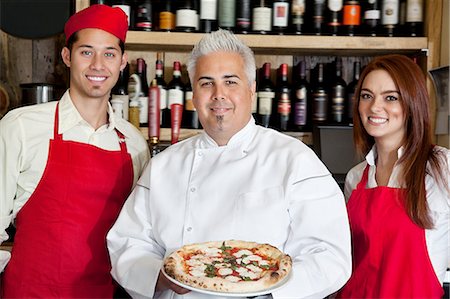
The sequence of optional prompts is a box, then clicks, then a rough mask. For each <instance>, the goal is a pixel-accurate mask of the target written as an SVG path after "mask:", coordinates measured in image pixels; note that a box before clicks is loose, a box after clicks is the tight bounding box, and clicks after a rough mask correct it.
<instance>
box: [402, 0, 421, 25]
mask: <svg viewBox="0 0 450 299" xmlns="http://www.w3.org/2000/svg"><path fill="white" fill-rule="evenodd" d="M422 7H423V3H422V0H408V2H407V4H406V22H423V10H422Z"/></svg>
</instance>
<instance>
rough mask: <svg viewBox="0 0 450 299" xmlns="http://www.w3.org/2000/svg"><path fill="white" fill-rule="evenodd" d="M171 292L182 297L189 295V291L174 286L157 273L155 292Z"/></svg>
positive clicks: (160, 273)
mask: <svg viewBox="0 0 450 299" xmlns="http://www.w3.org/2000/svg"><path fill="white" fill-rule="evenodd" d="M168 289H170V290H172V291H174V292H175V293H177V294H180V295H183V294H186V293H189V292H190V290H188V289H185V288H183V287H180V286H179V285H176V284H174V283H173V282H171V281H170V280H168V279H167V278H166V276H164V274H162V272H161V271H159V276H158V281H157V282H156V292H163V291H165V290H168Z"/></svg>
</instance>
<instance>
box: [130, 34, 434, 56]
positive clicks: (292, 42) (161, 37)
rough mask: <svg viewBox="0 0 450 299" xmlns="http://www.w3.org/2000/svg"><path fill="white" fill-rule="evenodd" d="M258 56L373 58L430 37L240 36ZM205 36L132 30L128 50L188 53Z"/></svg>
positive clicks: (421, 47) (411, 48) (417, 47)
mask: <svg viewBox="0 0 450 299" xmlns="http://www.w3.org/2000/svg"><path fill="white" fill-rule="evenodd" d="M237 35H238V36H239V37H240V38H241V39H242V40H243V41H244V42H245V43H246V44H247V45H248V46H249V47H250V48H252V49H253V51H254V52H255V53H256V54H274V52H275V53H276V54H277V55H301V54H314V55H317V54H323V55H327V54H333V55H335V54H336V51H338V52H339V53H340V54H343V55H365V56H367V55H370V54H386V53H392V52H396V53H417V52H420V51H426V49H427V47H428V39H427V38H426V37H368V36H312V35H298V36H296V35H258V34H237ZM202 36H203V34H202V33H183V32H157V31H155V32H141V31H129V32H128V34H127V40H126V44H127V48H128V49H132V50H146V51H166V52H167V51H171V52H187V51H190V50H192V48H193V46H194V45H195V44H196V43H197V42H198V41H199V40H200V39H201V38H202Z"/></svg>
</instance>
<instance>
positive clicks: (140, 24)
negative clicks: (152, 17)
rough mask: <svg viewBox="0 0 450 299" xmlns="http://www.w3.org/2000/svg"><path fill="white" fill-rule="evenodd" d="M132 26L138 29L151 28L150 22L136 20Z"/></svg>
mask: <svg viewBox="0 0 450 299" xmlns="http://www.w3.org/2000/svg"><path fill="white" fill-rule="evenodd" d="M134 26H135V27H136V28H139V29H152V22H137V23H135V24H134Z"/></svg>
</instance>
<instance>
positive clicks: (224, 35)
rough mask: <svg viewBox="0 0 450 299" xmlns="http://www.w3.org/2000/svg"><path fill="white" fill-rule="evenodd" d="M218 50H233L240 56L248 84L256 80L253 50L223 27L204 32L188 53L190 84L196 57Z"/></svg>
mask: <svg viewBox="0 0 450 299" xmlns="http://www.w3.org/2000/svg"><path fill="white" fill-rule="evenodd" d="M220 51H224V52H235V53H237V54H239V55H240V56H241V57H242V59H243V61H244V68H245V70H244V72H245V75H246V76H247V80H248V84H249V86H251V85H252V84H253V82H254V81H255V80H256V65H255V57H254V55H253V51H252V50H251V49H250V48H249V47H248V46H247V45H246V44H244V43H243V42H242V41H241V40H240V39H239V38H238V37H237V36H236V35H234V34H233V33H232V32H231V31H228V30H223V29H219V30H217V31H214V32H212V33H207V34H205V35H204V36H203V37H202V39H201V40H200V41H199V42H198V43H197V45H195V47H194V49H193V50H192V52H191V54H190V55H189V59H188V62H187V70H188V73H189V79H190V80H191V82H192V84H194V81H193V79H194V74H195V68H196V66H197V61H198V59H199V58H200V57H202V56H204V55H208V54H211V53H214V52H220Z"/></svg>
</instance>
